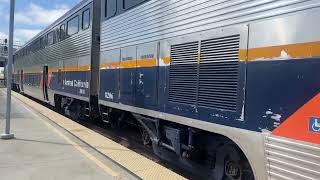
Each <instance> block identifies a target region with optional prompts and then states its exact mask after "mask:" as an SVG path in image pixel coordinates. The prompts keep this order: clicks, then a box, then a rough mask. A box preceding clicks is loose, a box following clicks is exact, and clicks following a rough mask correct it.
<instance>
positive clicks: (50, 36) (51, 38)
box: [47, 31, 54, 45]
mask: <svg viewBox="0 0 320 180" xmlns="http://www.w3.org/2000/svg"><path fill="white" fill-rule="evenodd" d="M47 39H48V45H51V44H53V43H54V39H53V31H51V32H49V34H48V35H47Z"/></svg>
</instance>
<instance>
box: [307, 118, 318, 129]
mask: <svg viewBox="0 0 320 180" xmlns="http://www.w3.org/2000/svg"><path fill="white" fill-rule="evenodd" d="M309 131H311V132H315V133H320V118H314V117H312V118H310V121H309Z"/></svg>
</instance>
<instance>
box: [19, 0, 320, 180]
mask: <svg viewBox="0 0 320 180" xmlns="http://www.w3.org/2000/svg"><path fill="white" fill-rule="evenodd" d="M87 6H88V7H90V10H91V12H92V11H93V14H95V12H97V11H101V15H100V16H99V22H98V23H95V22H96V21H95V20H93V23H90V25H89V26H90V27H89V29H88V30H82V29H81V23H80V22H81V21H83V20H81V19H83V17H84V16H83V11H84V10H85V9H86V8H85V7H87ZM100 8H101V9H100ZM74 13H75V14H74ZM75 16H78V17H79V21H78V22H79V23H80V25H79V26H80V30H79V33H78V35H71V36H70V37H69V38H66V40H63V41H61V42H60V41H59V40H58V42H57V43H56V44H54V45H51V46H50V45H48V44H46V45H45V47H43V48H40V50H38V51H36V52H33V51H32V50H31V51H30V50H29V49H30V47H32V46H31V44H32V43H33V42H35V40H36V39H39V40H40V47H42V46H41V37H42V36H43V35H47V33H48V32H50V29H52V28H54V27H56V26H57V25H60V24H61V23H63V22H64V24H66V26H69V25H68V22H70V21H72V19H73V18H74V17H75ZM319 18H320V2H319V1H318V0H292V1H285V0H259V1H252V0H234V1H229V0H216V1H212V0H197V1H193V0H101V1H98V0H94V1H83V2H82V3H80V5H78V6H77V7H76V8H74V9H73V10H71V11H70V12H69V13H67V15H65V16H64V17H63V18H62V19H60V20H58V21H57V22H56V23H54V24H53V25H52V26H50V27H49V28H48V29H47V30H45V31H43V33H40V35H38V36H37V37H35V38H34V39H33V40H32V41H30V43H28V44H27V45H26V46H25V47H23V48H21V49H20V50H19V51H18V52H17V53H16V55H15V72H16V80H17V81H16V84H17V85H18V87H19V89H20V91H22V92H24V93H26V94H28V95H31V96H33V97H36V98H38V99H41V100H43V101H48V102H49V103H51V104H53V105H55V106H56V107H58V108H59V109H62V110H64V111H65V112H66V113H67V114H71V115H74V116H76V117H81V116H90V115H91V117H92V115H96V114H100V117H101V119H102V120H103V121H104V122H107V123H110V124H111V125H112V126H117V125H118V124H119V123H120V122H121V121H124V120H132V119H134V122H135V123H137V124H138V125H139V126H141V127H143V132H144V133H143V135H144V136H143V138H144V143H145V144H149V143H150V144H151V145H152V148H153V150H154V152H155V153H156V154H157V155H159V156H160V157H162V158H164V159H166V160H168V161H172V162H174V163H177V164H180V165H182V166H183V167H184V168H185V169H187V170H188V171H194V172H198V173H200V174H202V175H203V176H205V177H206V178H211V179H217V180H219V179H232V180H237V179H242V180H247V179H258V180H260V179H261V180H264V179H314V180H316V179H319V176H320V174H319V170H318V169H319V167H320V166H319V164H320V94H319V92H320V71H319V67H320V59H319V57H320V31H319V28H320V24H319V23H318V21H317V20H318V19H319ZM93 19H95V18H93ZM97 19H98V18H97ZM91 21H92V17H91ZM71 24H73V23H71ZM79 26H78V27H79ZM71 29H74V28H71ZM75 29H77V28H75ZM67 31H68V28H67ZM60 32H61V31H60ZM86 33H87V34H90V37H88V38H87V39H86V38H84V39H86V40H87V41H85V40H82V41H80V40H79V41H77V39H78V38H80V37H83V36H85V35H84V34H86ZM67 34H68V33H67ZM82 34H83V35H82ZM97 34H99V38H98V37H96V35H97ZM45 37H46V36H45ZM64 41H70V43H69V44H68V43H64ZM46 42H50V41H49V37H48V35H47V40H46ZM77 42H78V43H77ZM49 44H50V43H49ZM63 45H64V46H63ZM86 45H89V46H86ZM90 45H91V46H90ZM36 47H37V46H36ZM54 47H56V48H54ZM84 47H88V50H87V51H85V50H81V48H84ZM89 47H90V48H89ZM25 52H26V53H25ZM85 52H87V54H86V53H85ZM54 53H56V54H54ZM73 53H78V54H76V55H74V56H72V57H71V54H73ZM89 54H90V55H89ZM85 59H86V61H85ZM82 60H83V61H85V62H86V63H85V64H83V63H81V62H82ZM50 63H52V64H50ZM72 63H75V64H77V63H78V64H77V66H74V64H72ZM69 64H70V65H69ZM82 65H85V66H84V67H86V68H84V69H85V70H83V69H82ZM46 67H47V68H46ZM74 67H77V68H76V71H75V70H74ZM82 71H85V72H86V73H87V74H85V73H82ZM47 72H48V73H47ZM71 72H72V73H71ZM80 72H81V73H80ZM77 73H78V74H77ZM47 74H48V75H47ZM80 74H81V75H80ZM82 76H84V77H86V78H81V77H82ZM61 82H62V83H61ZM59 83H60V84H59ZM46 86H48V87H46ZM37 91H38V92H37ZM46 92H48V95H46ZM83 109H84V111H83ZM98 110H99V113H97V111H98ZM80 112H82V113H80ZM83 112H84V113H83ZM90 112H91V113H90Z"/></svg>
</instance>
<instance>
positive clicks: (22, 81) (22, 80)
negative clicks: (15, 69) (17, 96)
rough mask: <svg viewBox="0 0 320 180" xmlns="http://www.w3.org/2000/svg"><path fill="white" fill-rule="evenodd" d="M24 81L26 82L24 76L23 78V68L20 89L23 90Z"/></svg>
mask: <svg viewBox="0 0 320 180" xmlns="http://www.w3.org/2000/svg"><path fill="white" fill-rule="evenodd" d="M23 83H24V78H23V70H21V71H20V91H21V92H23Z"/></svg>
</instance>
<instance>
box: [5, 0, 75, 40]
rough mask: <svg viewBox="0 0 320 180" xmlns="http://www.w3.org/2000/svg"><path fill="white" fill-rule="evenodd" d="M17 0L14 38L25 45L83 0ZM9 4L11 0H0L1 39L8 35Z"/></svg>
mask: <svg viewBox="0 0 320 180" xmlns="http://www.w3.org/2000/svg"><path fill="white" fill-rule="evenodd" d="M15 1H16V7H15V33H14V37H15V38H14V39H15V40H16V41H18V42H19V44H20V45H23V44H24V43H26V42H27V41H28V40H29V39H31V38H32V37H33V36H35V35H36V34H37V33H39V32H40V31H41V30H43V29H44V28H45V27H47V26H48V25H50V24H51V23H52V22H53V21H54V20H56V19H57V18H59V17H60V16H61V15H63V14H64V13H65V12H67V11H68V10H69V9H70V8H72V7H73V6H75V5H76V4H77V3H79V2H80V1H81V0H15ZM9 5H10V0H0V39H3V38H6V37H7V35H8V28H9Z"/></svg>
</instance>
